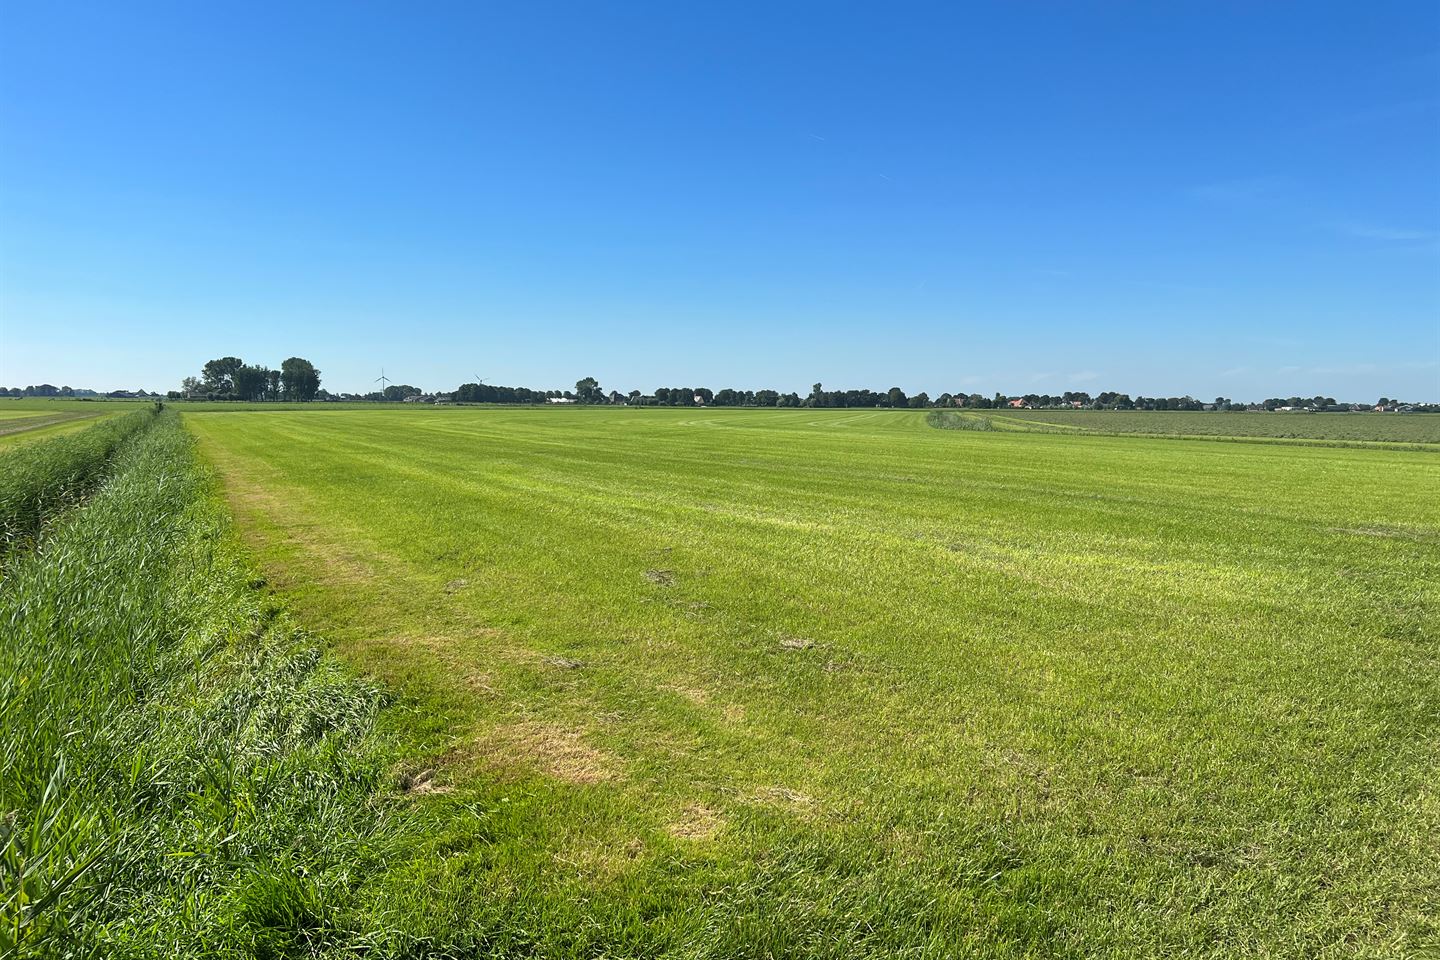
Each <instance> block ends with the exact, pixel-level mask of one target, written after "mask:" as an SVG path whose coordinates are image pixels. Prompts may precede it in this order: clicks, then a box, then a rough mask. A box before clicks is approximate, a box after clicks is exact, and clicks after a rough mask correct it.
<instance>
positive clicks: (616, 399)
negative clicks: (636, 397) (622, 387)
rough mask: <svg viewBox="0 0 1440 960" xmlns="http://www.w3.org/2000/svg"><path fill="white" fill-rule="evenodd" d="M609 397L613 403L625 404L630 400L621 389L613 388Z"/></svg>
mask: <svg viewBox="0 0 1440 960" xmlns="http://www.w3.org/2000/svg"><path fill="white" fill-rule="evenodd" d="M608 399H609V401H610V402H611V403H619V404H624V403H626V402H628V401H627V400H626V398H625V396H624V395H623V394H622V393H621V392H620V391H619V390H611V391H610V396H609V397H608Z"/></svg>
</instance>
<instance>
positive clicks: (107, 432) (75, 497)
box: [0, 409, 156, 556]
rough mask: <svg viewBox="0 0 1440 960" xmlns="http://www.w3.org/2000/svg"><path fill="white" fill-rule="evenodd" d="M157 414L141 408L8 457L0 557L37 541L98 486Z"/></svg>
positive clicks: (0, 501) (1, 491) (0, 508)
mask: <svg viewBox="0 0 1440 960" xmlns="http://www.w3.org/2000/svg"><path fill="white" fill-rule="evenodd" d="M155 416H156V411H155V410H153V409H147V410H137V411H135V412H134V413H129V414H126V415H125V416H123V417H115V418H113V419H110V420H104V421H101V422H100V423H97V424H95V425H94V426H93V427H90V428H88V429H86V430H84V431H82V432H80V433H76V434H70V435H68V436H63V437H55V438H54V439H52V440H46V441H44V442H40V443H36V444H35V445H34V446H32V447H29V448H28V449H26V451H25V453H24V454H23V455H16V456H11V457H6V458H5V461H4V469H3V470H0V556H3V555H5V554H6V553H10V552H13V551H14V550H15V549H17V548H19V547H22V546H24V545H25V544H26V543H28V542H30V541H31V540H33V538H34V537H35V536H36V535H37V534H38V533H39V532H40V531H41V530H42V529H43V528H44V526H45V524H46V522H47V521H48V520H50V519H51V518H52V517H54V516H56V515H57V514H59V513H62V512H63V511H64V510H66V509H67V508H68V507H70V506H73V505H74V504H75V503H76V502H78V501H79V500H80V499H81V498H82V497H84V496H85V495H86V494H87V493H88V492H89V491H90V490H92V489H94V487H95V486H96V484H98V483H99V482H100V481H101V480H103V479H104V477H105V475H106V473H107V472H108V470H109V468H110V461H111V459H112V457H113V455H114V453H115V451H116V450H118V449H119V448H120V446H121V445H122V444H123V443H124V442H125V441H126V440H127V439H129V438H130V437H133V436H134V435H135V434H137V433H139V432H140V431H141V430H143V429H144V428H145V427H146V426H148V425H149V424H150V423H151V422H153V420H154V419H155Z"/></svg>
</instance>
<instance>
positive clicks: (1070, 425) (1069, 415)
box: [965, 410, 1440, 445]
mask: <svg viewBox="0 0 1440 960" xmlns="http://www.w3.org/2000/svg"><path fill="white" fill-rule="evenodd" d="M965 412H966V413H972V411H965ZM973 414H974V415H977V416H984V417H989V418H990V419H991V420H992V421H993V422H994V424H995V425H996V426H997V427H998V428H1000V429H1012V430H1034V429H1042V430H1043V429H1059V430H1072V431H1075V432H1077V433H1100V434H1127V433H1146V434H1159V435H1163V436H1177V437H1179V436H1193V437H1271V438H1276V439H1289V440H1328V441H1343V442H1346V443H1417V444H1421V443H1423V444H1437V445H1440V414H1435V413H1295V412H1285V413H1280V412H1260V411H1255V412H1243V413H1242V412H1233V413H1232V412H1223V413H1220V412H1214V411H1187V410H994V411H983V410H977V411H973Z"/></svg>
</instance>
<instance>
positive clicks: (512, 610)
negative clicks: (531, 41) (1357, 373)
mask: <svg viewBox="0 0 1440 960" xmlns="http://www.w3.org/2000/svg"><path fill="white" fill-rule="evenodd" d="M187 420H188V422H189V423H190V425H191V426H192V427H193V429H194V430H195V431H196V432H197V433H198V434H199V435H200V436H201V438H202V448H203V449H204V450H205V452H206V453H207V454H208V456H209V457H211V458H212V459H213V460H214V462H215V463H216V464H217V465H218V466H219V468H220V469H221V471H222V473H223V474H224V475H225V477H226V479H227V483H228V487H229V490H230V493H231V496H232V499H233V502H234V504H235V506H236V508H237V510H238V511H239V514H240V517H241V518H242V520H243V522H244V526H245V528H246V529H247V530H248V531H249V533H250V534H251V537H252V539H253V542H254V543H255V544H256V545H257V546H258V548H259V549H260V550H261V551H262V555H263V557H264V560H265V562H266V564H267V566H268V567H269V569H270V570H272V571H274V572H275V576H276V579H277V580H278V581H279V583H280V585H281V586H282V587H283V588H284V589H285V590H286V591H287V592H288V593H290V594H291V595H292V596H293V597H294V598H295V599H296V602H297V603H298V604H299V605H300V607H301V612H302V614H303V616H304V618H305V619H306V621H307V622H309V623H311V624H312V625H313V626H315V627H317V628H320V629H322V630H323V631H325V632H326V633H328V634H331V635H332V636H334V637H335V638H336V639H337V641H338V643H339V647H340V650H341V651H342V652H343V653H344V654H345V656H347V657H348V658H350V659H351V660H352V661H353V662H355V663H358V664H360V665H362V666H363V667H364V668H365V669H366V670H368V671H370V672H373V673H374V674H375V675H377V676H379V677H381V678H383V679H385V680H386V681H388V682H390V683H392V684H395V685H397V686H398V687H399V688H401V689H403V690H405V691H406V692H407V693H409V694H410V695H411V696H412V697H413V698H414V701H415V709H414V712H413V715H411V716H410V717H409V718H408V720H407V722H406V723H405V724H404V726H405V728H406V729H405V733H406V735H407V736H408V737H409V738H410V740H411V743H412V744H413V746H412V750H413V751H414V752H415V753H416V754H417V757H424V758H425V760H424V762H425V763H426V764H427V765H433V766H435V767H436V768H437V769H438V771H439V773H438V778H437V782H439V783H442V784H446V785H449V786H455V787H457V788H458V789H456V791H455V792H454V793H452V794H448V795H445V796H442V797H440V798H438V800H437V802H439V803H442V804H450V805H452V807H453V816H454V819H453V821H452V825H451V827H450V829H449V830H448V832H445V833H442V834H441V835H440V836H438V837H437V838H436V839H435V840H434V841H433V843H432V845H431V846H429V847H424V848H421V849H418V850H417V851H416V855H415V857H414V859H413V860H412V861H411V862H409V863H408V864H394V865H392V870H391V873H390V875H389V879H388V881H386V885H385V886H384V887H383V889H381V890H379V891H372V895H373V896H375V898H376V900H375V904H376V906H375V909H376V910H378V911H382V913H383V914H384V915H385V916H387V917H390V919H388V920H386V922H387V923H391V924H393V925H395V926H396V928H397V929H406V930H410V931H412V932H421V933H434V934H436V935H437V936H440V937H441V939H449V940H452V941H455V942H461V941H463V939H464V937H465V936H466V935H468V936H470V937H472V938H473V939H474V940H475V941H476V942H477V943H479V944H482V945H484V946H485V947H486V948H487V949H496V950H514V951H518V950H522V949H531V948H534V947H535V946H536V945H537V944H538V945H539V947H540V948H541V949H546V950H549V951H551V952H554V953H558V954H565V953H572V952H573V953H574V954H575V955H581V954H585V953H587V952H588V951H591V950H592V949H595V948H596V947H595V945H596V944H601V945H604V946H605V947H607V948H609V949H613V950H616V951H617V952H621V953H623V952H626V951H631V952H661V951H667V950H668V951H674V952H678V953H683V954H685V955H714V956H756V957H759V956H767V955H787V954H789V955H793V954H805V955H814V956H859V955H882V954H892V953H895V952H898V951H902V950H905V951H910V952H913V953H915V954H916V955H923V954H926V953H929V954H930V955H936V956H951V955H955V954H956V953H960V952H964V945H968V946H969V947H970V948H972V950H973V952H975V953H976V954H977V955H982V954H983V955H995V956H1011V955H1016V956H1018V955H1021V954H1023V953H1025V952H1026V951H1033V952H1040V953H1043V954H1045V955H1067V954H1075V955H1080V954H1087V955H1093V954H1095V953H1105V952H1110V953H1114V954H1116V955H1135V954H1151V955H1160V954H1173V953H1175V952H1179V951H1185V952H1188V953H1192V954H1203V953H1207V952H1214V953H1217V954H1225V955H1244V954H1249V955H1262V954H1281V955H1295V954H1314V953H1326V952H1328V953H1333V954H1335V955H1347V956H1349V955H1356V954H1359V955H1366V954H1375V955H1388V954H1393V953H1399V952H1401V951H1402V950H1403V949H1404V948H1406V947H1407V946H1408V947H1413V946H1414V945H1415V944H1416V943H1419V942H1422V941H1433V939H1434V938H1435V936H1436V927H1435V914H1434V912H1433V905H1434V902H1435V900H1434V898H1435V896H1436V889H1437V887H1436V884H1437V880H1440V868H1437V864H1436V859H1435V858H1434V856H1433V838H1434V836H1435V831H1436V828H1437V826H1440V814H1437V797H1436V794H1435V790H1434V787H1433V783H1434V782H1435V781H1436V774H1437V748H1436V743H1437V742H1440V738H1437V736H1436V734H1437V733H1440V730H1437V726H1440V724H1437V717H1436V714H1435V710H1434V691H1435V688H1436V680H1437V676H1440V674H1437V664H1436V652H1435V645H1434V640H1435V634H1436V630H1435V624H1436V611H1437V604H1436V601H1437V598H1440V597H1437V590H1440V588H1437V584H1440V550H1437V546H1440V506H1437V500H1436V498H1435V497H1434V491H1435V490H1436V489H1440V462H1437V461H1436V460H1435V459H1434V458H1433V457H1429V456H1426V455H1423V454H1413V453H1402V452H1392V451H1380V450H1363V451H1361V450H1340V449H1322V448H1288V447H1276V446H1256V445H1243V444H1224V443H1206V444H1194V443H1185V442H1172V441H1165V440H1153V439H1151V440H1144V441H1140V440H1135V439H1113V438H1103V437H1083V438H1079V437H1064V436H1053V435H1042V434H1005V433H969V432H956V431H940V430H933V429H930V428H927V427H925V426H924V421H923V416H921V415H920V414H918V413H907V412H898V411H897V412H889V411H885V412H858V411H823V412H822V411H794V412H790V411H750V412H745V411H709V412H701V411H660V410H632V411H626V410H619V411H602V410H570V411H556V410H513V411H511V410H483V411H477V410H468V411H467V410H432V411H415V412H408V411H407V413H406V414H404V415H396V414H395V413H394V412H392V411H374V412H368V411H366V412H333V413H332V412H320V413H272V414H266V415H246V416H233V415H224V414H219V415H215V414H196V415H190V416H188V417H187ZM467 932H468V934H467Z"/></svg>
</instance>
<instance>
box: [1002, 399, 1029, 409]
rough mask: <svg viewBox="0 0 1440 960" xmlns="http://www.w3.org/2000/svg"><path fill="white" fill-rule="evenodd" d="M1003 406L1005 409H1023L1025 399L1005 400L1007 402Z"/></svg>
mask: <svg viewBox="0 0 1440 960" xmlns="http://www.w3.org/2000/svg"><path fill="white" fill-rule="evenodd" d="M1005 405H1006V406H1007V407H1015V408H1017V409H1018V408H1020V407H1024V406H1026V403H1025V398H1024V397H1016V398H1015V399H1014V400H1007V401H1006V402H1005Z"/></svg>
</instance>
